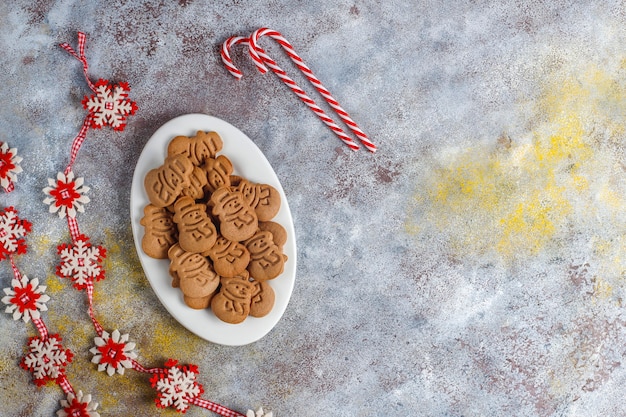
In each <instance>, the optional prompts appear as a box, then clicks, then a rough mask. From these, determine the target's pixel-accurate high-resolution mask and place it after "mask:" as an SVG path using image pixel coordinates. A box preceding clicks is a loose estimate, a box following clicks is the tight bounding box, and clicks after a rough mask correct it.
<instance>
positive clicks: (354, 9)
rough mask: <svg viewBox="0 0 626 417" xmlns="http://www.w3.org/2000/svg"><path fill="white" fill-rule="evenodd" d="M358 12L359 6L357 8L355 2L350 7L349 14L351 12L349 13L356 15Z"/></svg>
mask: <svg viewBox="0 0 626 417" xmlns="http://www.w3.org/2000/svg"><path fill="white" fill-rule="evenodd" d="M359 13H360V10H359V8H358V7H356V4H355V5H353V6H352V7H350V14H351V15H355V16H358V15H359Z"/></svg>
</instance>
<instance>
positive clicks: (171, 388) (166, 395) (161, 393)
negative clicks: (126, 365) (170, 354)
mask: <svg viewBox="0 0 626 417" xmlns="http://www.w3.org/2000/svg"><path fill="white" fill-rule="evenodd" d="M168 365H169V366H170V367H169V369H167V373H165V372H162V373H159V374H155V375H154V376H153V377H152V378H151V379H150V383H151V384H152V386H153V387H154V388H156V389H157V399H156V405H157V407H160V408H166V407H171V406H173V407H175V408H176V411H178V412H181V413H184V412H186V411H187V409H188V408H189V400H191V399H193V398H196V397H198V396H200V395H201V394H202V393H203V392H204V389H203V388H202V385H200V384H199V383H197V382H196V374H197V367H196V366H195V365H189V366H176V361H168V363H166V366H168Z"/></svg>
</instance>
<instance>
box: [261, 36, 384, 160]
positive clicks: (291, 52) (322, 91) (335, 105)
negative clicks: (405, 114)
mask: <svg viewBox="0 0 626 417" xmlns="http://www.w3.org/2000/svg"><path fill="white" fill-rule="evenodd" d="M262 36H269V37H270V38H272V39H274V40H276V41H277V42H278V43H279V44H280V46H282V47H283V49H284V50H285V52H286V53H287V55H288V56H289V58H291V60H292V61H293V63H294V64H296V66H297V67H298V69H299V70H300V71H301V72H302V73H303V74H304V76H305V77H306V78H307V79H308V80H309V82H310V83H311V84H313V86H314V87H315V89H316V90H317V91H318V92H319V93H320V94H321V95H322V97H324V99H325V100H326V102H327V103H328V104H329V105H330V106H331V107H332V108H333V110H335V112H336V113H337V114H338V115H339V117H340V118H341V120H343V121H344V123H345V124H346V125H347V126H348V127H349V128H350V130H352V132H354V134H355V135H356V136H357V137H358V138H359V140H360V141H361V143H363V146H365V147H366V148H367V149H368V150H369V151H370V152H376V145H374V144H373V143H372V142H371V141H370V140H369V138H368V137H367V135H366V134H365V133H364V132H363V131H362V130H361V129H360V128H359V126H358V125H357V124H356V123H355V122H354V120H352V118H351V117H350V115H349V114H348V112H346V111H345V110H344V109H343V108H342V107H341V106H340V105H339V102H338V101H337V100H335V98H334V97H333V96H332V95H331V94H330V91H328V90H327V89H326V87H324V86H323V85H322V82H321V81H320V80H319V79H318V78H317V77H316V76H315V75H314V74H313V71H311V69H310V68H309V67H308V66H307V65H306V64H305V63H304V61H303V60H302V58H300V56H299V55H298V54H297V53H296V51H295V50H294V49H293V46H292V45H291V44H290V43H289V42H288V41H287V40H286V39H285V38H284V37H283V36H282V35H281V34H280V33H279V32H277V31H275V30H272V29H268V28H261V29H258V30H256V31H255V32H254V33H253V34H252V35H251V36H250V43H249V48H250V55H251V56H252V59H253V60H254V62H255V64H256V65H257V68H258V69H259V71H261V73H265V71H267V70H265V71H263V67H264V65H263V63H266V64H267V66H269V67H270V68H272V66H273V65H275V64H276V63H275V62H274V61H273V60H271V59H270V58H269V57H268V56H267V55H264V56H263V58H262V61H261V58H260V55H261V53H264V52H265V51H263V49H261V48H260V47H259V46H258V41H259V38H261V37H262ZM277 68H278V67H277ZM277 75H278V73H277ZM279 77H280V75H279Z"/></svg>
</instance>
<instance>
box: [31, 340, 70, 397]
mask: <svg viewBox="0 0 626 417" xmlns="http://www.w3.org/2000/svg"><path fill="white" fill-rule="evenodd" d="M28 349H29V352H28V354H26V355H25V356H24V357H23V358H22V361H21V363H20V366H21V367H22V368H24V369H26V370H28V371H30V372H32V374H33V378H34V380H35V381H34V382H35V384H36V385H38V386H41V385H44V384H45V383H46V381H48V380H55V379H56V378H58V377H59V376H60V374H61V373H62V372H63V371H64V370H65V369H64V367H65V365H67V364H68V363H69V362H71V361H72V357H73V354H72V352H71V351H70V350H69V349H63V346H62V345H61V337H60V336H59V335H52V336H48V337H47V338H45V339H40V338H38V337H31V338H30V340H29V342H28Z"/></svg>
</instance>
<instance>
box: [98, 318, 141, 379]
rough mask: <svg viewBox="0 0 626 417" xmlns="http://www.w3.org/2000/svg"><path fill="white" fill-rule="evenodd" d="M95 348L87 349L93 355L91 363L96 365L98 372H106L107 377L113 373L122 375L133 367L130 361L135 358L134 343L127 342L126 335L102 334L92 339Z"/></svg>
mask: <svg viewBox="0 0 626 417" xmlns="http://www.w3.org/2000/svg"><path fill="white" fill-rule="evenodd" d="M94 342H95V344H96V346H94V347H92V348H91V349H89V351H90V352H91V353H93V355H94V356H93V359H92V360H91V362H93V363H97V364H98V371H106V372H107V374H109V376H112V375H113V374H114V373H115V372H117V373H118V374H120V375H123V374H124V369H128V368H130V367H132V366H133V363H132V359H135V358H136V357H137V354H136V353H135V352H134V350H133V349H135V343H134V342H129V341H128V335H127V334H120V332H119V330H117V329H116V330H113V333H112V334H111V335H109V333H108V332H104V331H103V332H102V336H97V337H96V338H95V339H94Z"/></svg>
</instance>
